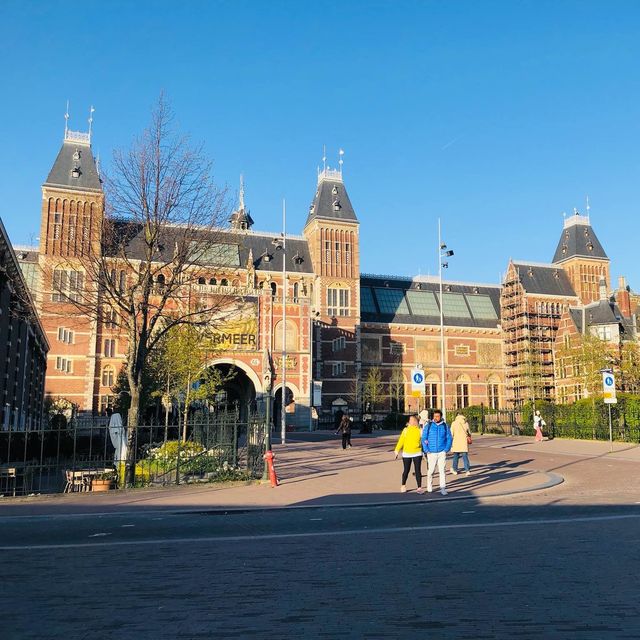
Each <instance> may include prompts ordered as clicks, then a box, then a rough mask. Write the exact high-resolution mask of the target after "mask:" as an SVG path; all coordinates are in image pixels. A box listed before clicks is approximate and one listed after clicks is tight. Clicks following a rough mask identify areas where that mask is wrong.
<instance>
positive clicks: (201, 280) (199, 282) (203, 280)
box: [198, 277, 207, 284]
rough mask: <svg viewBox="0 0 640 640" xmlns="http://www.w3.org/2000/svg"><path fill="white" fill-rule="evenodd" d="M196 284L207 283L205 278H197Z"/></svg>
mask: <svg viewBox="0 0 640 640" xmlns="http://www.w3.org/2000/svg"><path fill="white" fill-rule="evenodd" d="M198 284H207V281H206V280H205V278H202V277H200V278H198Z"/></svg>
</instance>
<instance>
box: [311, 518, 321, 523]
mask: <svg viewBox="0 0 640 640" xmlns="http://www.w3.org/2000/svg"><path fill="white" fill-rule="evenodd" d="M321 520H322V518H309V522H320V521H321Z"/></svg>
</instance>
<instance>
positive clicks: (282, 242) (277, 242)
mask: <svg viewBox="0 0 640 640" xmlns="http://www.w3.org/2000/svg"><path fill="white" fill-rule="evenodd" d="M272 242H273V245H274V246H275V248H276V249H277V250H279V251H282V356H281V357H282V389H281V391H280V393H281V406H280V415H281V417H280V442H281V443H282V444H286V437H287V417H286V414H285V409H286V406H287V405H286V403H287V399H286V395H287V204H286V202H285V200H284V199H283V200H282V237H281V238H274V239H273V241H272Z"/></svg>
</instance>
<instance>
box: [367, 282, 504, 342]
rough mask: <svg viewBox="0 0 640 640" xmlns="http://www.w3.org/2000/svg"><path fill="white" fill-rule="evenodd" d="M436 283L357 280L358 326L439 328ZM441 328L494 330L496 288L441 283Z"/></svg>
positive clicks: (497, 302) (497, 312) (497, 301)
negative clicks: (442, 322)
mask: <svg viewBox="0 0 640 640" xmlns="http://www.w3.org/2000/svg"><path fill="white" fill-rule="evenodd" d="M439 289H440V287H439V283H438V282H434V281H433V280H431V279H430V278H428V277H417V278H404V279H403V278H397V277H395V278H394V277H389V276H374V275H362V276H361V277H360V318H361V320H362V322H379V323H384V324H390V323H397V324H425V325H439V324H440V295H439V294H440V291H439ZM443 298H444V324H445V325H446V326H453V327H479V328H486V329H495V328H497V327H498V325H499V323H500V286H499V285H488V284H485V285H481V284H471V283H461V282H443Z"/></svg>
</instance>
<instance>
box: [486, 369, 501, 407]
mask: <svg viewBox="0 0 640 640" xmlns="http://www.w3.org/2000/svg"><path fill="white" fill-rule="evenodd" d="M487 399H488V401H489V408H490V409H499V408H500V380H499V379H498V378H497V377H496V376H491V377H490V378H489V380H487Z"/></svg>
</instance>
